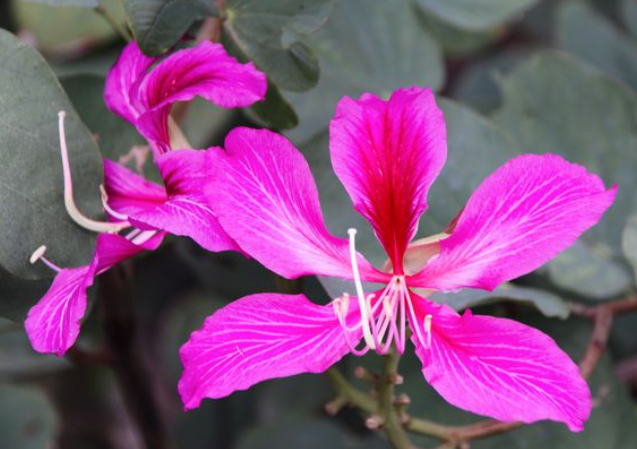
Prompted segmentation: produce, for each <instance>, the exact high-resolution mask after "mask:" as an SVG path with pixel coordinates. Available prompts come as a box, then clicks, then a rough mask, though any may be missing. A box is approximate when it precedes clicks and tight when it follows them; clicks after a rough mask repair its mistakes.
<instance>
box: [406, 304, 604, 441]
mask: <svg viewBox="0 0 637 449" xmlns="http://www.w3.org/2000/svg"><path fill="white" fill-rule="evenodd" d="M415 299H417V300H418V301H419V303H418V304H417V310H418V311H417V314H418V315H419V319H418V322H417V324H415V323H413V321H412V322H411V323H410V324H411V326H412V328H413V327H414V326H415V325H418V326H421V327H420V329H421V332H423V333H424V332H425V329H424V326H423V321H424V317H425V316H426V314H431V315H432V318H431V342H430V347H428V348H427V347H426V346H423V344H422V342H421V341H419V339H418V338H416V336H415V335H416V334H415V333H414V336H412V341H413V342H414V345H415V346H416V354H417V355H418V357H419V358H420V359H421V360H422V362H423V374H424V376H425V378H426V379H427V381H428V382H429V383H430V384H431V386H432V387H433V388H435V389H436V391H438V393H440V395H441V396H442V397H443V398H444V399H445V400H447V401H448V402H449V403H451V404H452V405H455V406H456V407H459V408H461V409H464V410H467V411H470V412H473V413H477V414H480V415H485V416H490V417H492V418H495V419H497V420H500V421H504V422H511V421H522V422H525V423H531V422H535V421H539V420H545V419H549V420H553V421H560V422H564V423H565V424H566V425H567V426H568V427H569V429H570V430H572V431H575V432H578V431H581V430H582V429H583V423H584V421H586V419H587V418H588V416H589V415H590V412H591V406H592V405H591V395H590V391H589V388H588V385H587V384H586V381H585V380H584V379H583V378H582V376H581V375H580V373H579V370H578V368H577V366H576V365H575V363H573V361H572V360H571V359H570V358H569V356H568V355H567V354H566V353H564V352H563V351H562V350H561V349H560V348H559V347H558V346H557V345H556V344H555V342H554V341H553V340H552V339H551V338H550V337H549V336H548V335H546V334H544V333H542V332H540V331H538V330H537V329H533V328H531V327H528V326H525V325H523V324H520V323H518V322H515V321H512V320H508V319H504V318H494V317H489V316H478V315H472V314H471V312H470V311H467V312H465V314H464V315H463V316H460V315H458V314H457V313H456V312H455V311H454V310H452V309H451V308H449V307H448V306H446V305H443V306H438V305H435V304H433V303H429V302H428V301H426V300H423V299H422V298H415Z"/></svg>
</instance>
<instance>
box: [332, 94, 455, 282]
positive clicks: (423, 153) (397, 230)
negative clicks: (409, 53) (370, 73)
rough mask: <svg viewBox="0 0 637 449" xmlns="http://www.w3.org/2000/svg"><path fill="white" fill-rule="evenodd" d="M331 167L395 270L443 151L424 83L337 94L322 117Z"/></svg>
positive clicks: (438, 117)
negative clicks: (381, 93)
mask: <svg viewBox="0 0 637 449" xmlns="http://www.w3.org/2000/svg"><path fill="white" fill-rule="evenodd" d="M330 151H331V154H332V164H333V166H334V171H335V172H336V175H337V176H338V177H339V179H340V180H341V182H342V183H343V185H344V186H345V189H346V190H347V192H348V193H349V195H350V197H351V198H352V201H353V203H354V207H355V208H356V210H357V211H358V212H359V213H360V214H361V215H363V216H364V217H365V218H367V220H369V222H370V223H371V225H372V226H373V227H374V230H375V232H376V235H377V236H378V239H379V240H380V242H381V244H382V245H383V247H384V248H385V250H386V251H387V254H388V256H389V258H390V260H391V262H392V264H393V266H394V267H395V269H396V270H397V272H398V273H399V274H402V259H403V254H404V252H405V250H406V249H407V245H408V244H409V242H410V240H411V239H412V237H413V236H414V234H415V233H416V230H417V227H418V220H419V218H420V216H421V215H422V214H423V212H424V211H425V210H426V209H427V193H428V191H429V187H430V186H431V184H432V183H433V182H434V180H435V179H436V177H437V176H438V173H440V170H442V167H443V165H444V163H445V160H446V158H447V137H446V129H445V122H444V118H443V115H442V111H440V109H438V107H437V106H436V101H435V99H434V96H433V94H432V92H431V90H429V89H421V88H417V87H412V88H410V89H399V90H397V91H395V92H394V93H393V94H392V96H391V98H390V99H389V100H388V101H383V100H381V99H379V98H378V97H376V96H373V95H371V94H365V95H363V96H362V97H361V98H360V99H359V100H352V99H351V98H347V97H346V98H344V99H343V100H341V102H340V103H339V104H338V107H337V110H336V115H335V117H334V119H333V120H332V123H331V124H330Z"/></svg>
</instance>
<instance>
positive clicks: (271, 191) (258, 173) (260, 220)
mask: <svg viewBox="0 0 637 449" xmlns="http://www.w3.org/2000/svg"><path fill="white" fill-rule="evenodd" d="M209 151H210V150H209ZM214 151H215V153H216V154H215V155H214V157H215V167H216V169H215V170H214V171H213V173H212V176H211V178H210V183H209V184H208V185H207V196H208V198H209V201H210V205H211V207H212V209H213V211H214V212H215V214H216V215H217V217H218V218H219V222H220V223H221V225H222V226H223V227H224V229H225V230H226V231H227V232H228V234H230V236H231V237H232V238H234V239H235V241H236V242H237V243H238V244H239V246H240V247H241V248H242V249H243V250H244V251H245V252H247V253H248V254H250V255H251V256H253V257H254V258H256V259H257V260H258V261H259V262H261V263H262V264H263V265H265V266H266V267H268V268H269V269H270V270H272V271H274V272H276V273H278V274H280V275H281V276H285V277H287V278H296V277H299V276H304V275H310V274H317V275H322V276H338V277H341V278H347V279H351V277H352V267H351V262H350V254H349V243H348V241H347V240H344V239H341V238H336V237H334V236H332V235H331V234H330V233H329V232H328V230H327V229H326V227H325V223H324V221H323V214H322V213H321V208H320V205H319V198H318V192H317V189H316V184H315V183H314V178H312V174H311V172H310V168H309V167H308V165H307V162H306V161H305V159H303V156H302V155H301V153H300V152H299V151H298V150H297V149H296V148H294V146H292V144H291V143H290V142H289V141H288V140H287V139H285V138H284V137H283V136H280V135H278V134H276V133H273V132H270V131H268V130H254V129H248V128H237V129H235V130H233V131H232V132H231V133H230V134H229V135H228V137H227V138H226V151H222V150H220V149H215V150H214ZM359 265H360V269H361V276H362V277H364V278H365V279H366V280H369V281H373V280H378V281H381V282H382V281H383V280H384V279H388V275H386V274H384V273H380V272H378V271H376V270H374V269H373V268H372V267H371V266H370V265H369V264H368V263H367V262H366V261H365V260H364V259H363V258H362V256H359Z"/></svg>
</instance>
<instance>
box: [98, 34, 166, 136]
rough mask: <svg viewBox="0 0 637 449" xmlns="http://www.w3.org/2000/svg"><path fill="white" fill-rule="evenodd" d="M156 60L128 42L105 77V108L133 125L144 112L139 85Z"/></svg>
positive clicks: (134, 44) (134, 43) (133, 43)
mask: <svg viewBox="0 0 637 449" xmlns="http://www.w3.org/2000/svg"><path fill="white" fill-rule="evenodd" d="M156 59H157V58H152V57H150V56H146V55H145V54H144V53H142V52H141V50H140V49H139V47H138V46H137V43H136V42H130V43H129V44H128V45H126V47H124V50H123V51H122V54H121V55H120V57H119V59H118V60H117V62H116V63H115V65H114V66H113V68H111V70H110V72H109V73H108V76H107V77H106V86H105V88H104V101H105V102H106V106H108V108H109V109H110V110H111V111H113V112H114V113H116V114H118V115H119V116H121V117H122V118H124V119H126V120H128V121H129V122H131V123H133V124H134V123H135V122H136V121H137V118H138V117H139V115H140V114H141V113H142V112H144V111H143V109H142V108H141V105H140V104H139V92H138V89H139V85H140V83H141V82H142V80H143V79H144V76H145V75H146V72H147V71H148V68H149V67H150V66H151V65H152V64H153V63H154V62H155V61H156Z"/></svg>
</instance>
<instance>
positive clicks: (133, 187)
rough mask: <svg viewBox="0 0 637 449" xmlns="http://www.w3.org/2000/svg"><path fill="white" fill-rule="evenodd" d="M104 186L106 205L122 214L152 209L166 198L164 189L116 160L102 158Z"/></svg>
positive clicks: (132, 213)
mask: <svg viewBox="0 0 637 449" xmlns="http://www.w3.org/2000/svg"><path fill="white" fill-rule="evenodd" d="M103 162H104V188H105V190H106V194H107V195H108V205H109V207H110V208H111V209H113V210H114V211H116V212H118V213H121V214H124V215H134V214H136V213H139V212H143V211H145V210H148V209H153V208H155V207H157V206H158V205H160V204H163V203H165V202H166V200H167V196H166V189H165V188H164V187H163V186H160V185H159V184H155V183H154V182H150V181H147V180H146V179H145V178H144V177H143V176H141V175H139V174H137V173H135V172H134V171H132V170H130V169H128V168H127V167H124V166H123V165H121V164H118V163H117V162H114V161H111V160H109V159H104V160H103Z"/></svg>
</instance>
